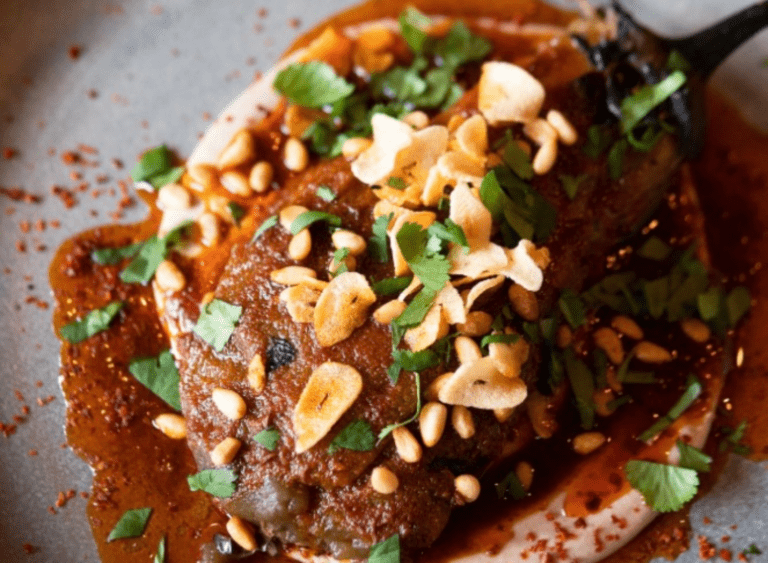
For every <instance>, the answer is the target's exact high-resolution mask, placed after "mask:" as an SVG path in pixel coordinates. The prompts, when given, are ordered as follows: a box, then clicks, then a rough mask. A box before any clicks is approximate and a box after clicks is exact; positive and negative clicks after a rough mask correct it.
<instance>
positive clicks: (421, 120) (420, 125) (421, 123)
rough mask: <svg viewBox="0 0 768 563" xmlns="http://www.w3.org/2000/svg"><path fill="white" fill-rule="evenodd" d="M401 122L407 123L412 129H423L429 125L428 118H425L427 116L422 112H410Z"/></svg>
mask: <svg viewBox="0 0 768 563" xmlns="http://www.w3.org/2000/svg"><path fill="white" fill-rule="evenodd" d="M403 122H404V123H407V124H408V125H410V126H411V127H413V128H414V129H424V128H425V127H426V126H427V125H429V116H427V114H426V113H424V112H423V111H412V112H411V113H409V114H408V115H406V116H405V117H403Z"/></svg>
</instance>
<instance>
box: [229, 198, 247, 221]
mask: <svg viewBox="0 0 768 563" xmlns="http://www.w3.org/2000/svg"><path fill="white" fill-rule="evenodd" d="M227 209H229V214H230V215H232V219H233V220H234V222H235V225H236V226H238V227H239V226H240V219H242V218H243V215H245V209H243V208H242V207H241V206H240V205H238V204H237V203H235V202H234V201H230V202H229V203H227Z"/></svg>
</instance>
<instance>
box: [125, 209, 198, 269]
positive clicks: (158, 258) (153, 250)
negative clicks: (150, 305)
mask: <svg viewBox="0 0 768 563" xmlns="http://www.w3.org/2000/svg"><path fill="white" fill-rule="evenodd" d="M188 226H189V223H188V222H185V223H182V224H181V225H179V226H178V227H176V228H175V229H173V230H172V231H170V232H169V233H168V234H167V235H165V236H164V237H158V236H157V235H153V236H151V237H150V238H149V239H148V240H146V241H145V242H144V243H142V245H141V248H140V249H139V251H138V252H137V253H136V255H135V256H134V258H133V260H131V261H130V262H129V263H128V265H127V266H126V267H125V269H123V271H122V272H120V279H121V280H122V281H123V282H125V283H140V284H146V283H147V282H149V280H151V279H152V276H154V275H155V271H156V270H157V267H158V266H159V265H160V262H162V261H163V260H165V258H166V256H168V251H169V249H170V248H171V247H173V246H174V245H175V244H177V243H178V242H179V240H180V239H181V236H182V234H183V233H184V232H185V230H186V228H187V227H188Z"/></svg>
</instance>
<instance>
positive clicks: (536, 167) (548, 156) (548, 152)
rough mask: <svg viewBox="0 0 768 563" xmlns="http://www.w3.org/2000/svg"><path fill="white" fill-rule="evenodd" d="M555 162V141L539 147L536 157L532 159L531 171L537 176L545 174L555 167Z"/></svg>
mask: <svg viewBox="0 0 768 563" xmlns="http://www.w3.org/2000/svg"><path fill="white" fill-rule="evenodd" d="M556 160H557V141H550V142H548V143H546V144H543V145H541V146H540V147H539V150H537V151H536V155H535V156H534V157H533V162H532V163H531V164H532V166H533V171H534V172H535V173H536V174H538V175H542V174H546V173H547V172H549V171H550V170H552V167H553V166H554V165H555V161H556Z"/></svg>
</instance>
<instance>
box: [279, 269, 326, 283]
mask: <svg viewBox="0 0 768 563" xmlns="http://www.w3.org/2000/svg"><path fill="white" fill-rule="evenodd" d="M307 278H310V279H317V272H315V271H314V270H313V269H312V268H305V267H304V266H286V267H285V268H280V269H279V270H272V272H271V273H270V274H269V279H271V280H272V281H273V282H275V283H279V284H280V285H299V284H300V283H301V282H303V281H304V280H306V279H307Z"/></svg>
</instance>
